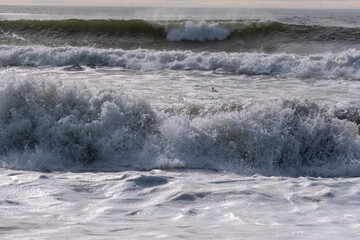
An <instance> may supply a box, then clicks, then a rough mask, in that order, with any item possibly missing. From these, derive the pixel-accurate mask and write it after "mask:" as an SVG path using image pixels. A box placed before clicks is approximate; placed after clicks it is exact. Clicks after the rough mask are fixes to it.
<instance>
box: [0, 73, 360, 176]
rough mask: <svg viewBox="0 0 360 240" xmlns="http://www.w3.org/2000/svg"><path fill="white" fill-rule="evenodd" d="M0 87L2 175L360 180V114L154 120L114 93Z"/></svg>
mask: <svg viewBox="0 0 360 240" xmlns="http://www.w3.org/2000/svg"><path fill="white" fill-rule="evenodd" d="M2 80H3V81H2V82H3V84H4V83H6V81H8V83H7V84H5V85H4V87H3V88H2V90H1V92H0V164H1V165H2V167H9V168H16V169H28V170H29V169H30V170H41V171H52V170H72V169H74V170H76V169H87V170H100V169H101V170H104V169H105V170H106V169H107V170H116V169H119V168H120V169H121V168H126V169H152V168H189V169H193V168H201V169H214V170H218V171H224V170H225V171H235V172H238V173H245V174H246V173H249V174H254V173H261V174H265V175H286V176H301V175H306V176H360V137H359V124H360V121H359V119H360V117H359V116H360V115H359V114H360V105H356V104H351V105H345V106H342V107H340V106H337V107H331V106H327V107H325V106H323V105H322V104H320V103H316V102H313V101H303V100H279V101H274V102H266V103H261V104H260V103H258V104H254V105H250V106H247V107H244V106H240V105H239V106H238V107H236V108H235V107H233V108H231V107H226V106H225V105H219V106H218V107H217V108H214V107H212V108H211V109H209V108H207V107H206V106H189V107H188V108H187V107H185V108H181V109H180V108H176V107H171V108H170V109H169V108H168V109H164V110H162V111H156V110H154V109H152V108H151V107H150V106H149V105H148V104H147V103H146V102H144V101H142V100H138V99H134V98H129V97H128V96H126V95H124V94H123V93H121V92H115V91H112V90H100V91H98V92H92V91H91V90H89V89H88V88H87V87H85V86H76V85H75V86H73V85H69V86H67V85H61V83H51V82H44V81H35V80H31V81H30V80H22V81H16V80H14V79H8V80H6V79H2Z"/></svg>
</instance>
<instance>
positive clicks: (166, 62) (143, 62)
mask: <svg viewBox="0 0 360 240" xmlns="http://www.w3.org/2000/svg"><path fill="white" fill-rule="evenodd" d="M0 65H2V66H27V65H29V66H58V67H61V66H71V65H83V66H84V65H85V66H86V65H88V66H99V67H101V66H107V67H123V68H128V69H136V70H144V71H154V70H161V69H171V70H199V71H222V72H228V73H234V74H247V75H269V74H270V75H283V76H291V77H299V78H330V79H331V78H339V77H345V78H351V79H360V51H358V50H354V49H351V50H347V51H344V52H341V53H338V54H333V53H325V54H319V55H309V56H300V55H296V54H286V53H277V54H265V53H225V52H220V53H209V52H200V53H197V52H192V51H155V50H145V49H144V50H143V49H137V50H121V49H97V48H87V47H82V48H73V47H60V48H48V47H41V46H32V47H14V46H2V47H0Z"/></svg>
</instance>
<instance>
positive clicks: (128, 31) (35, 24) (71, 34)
mask: <svg viewBox="0 0 360 240" xmlns="http://www.w3.org/2000/svg"><path fill="white" fill-rule="evenodd" d="M0 36H1V37H0V41H1V43H3V44H24V43H27V44H34V43H37V44H43V45H51V46H56V45H57V46H59V45H72V46H84V45H86V46H98V47H105V48H108V47H122V48H125V47H127V48H129V49H130V48H138V47H139V46H140V47H142V48H154V49H168V48H187V49H196V48H198V47H201V45H203V44H209V42H214V43H213V44H212V45H211V46H212V47H208V49H213V46H216V42H219V41H223V42H226V44H227V45H222V46H220V47H218V48H216V49H217V50H218V51H221V50H222V51H232V50H234V49H239V48H242V49H246V48H249V47H252V48H255V49H261V47H263V46H264V45H266V43H269V42H273V45H274V46H275V45H279V44H286V43H289V42H294V43H299V42H320V43H324V42H332V43H333V42H338V43H343V44H358V39H359V38H360V28H345V27H331V26H316V25H310V26H309V25H295V24H285V23H280V22H276V21H256V20H253V21H245V20H233V21H215V20H214V21H187V20H183V21H159V22H148V21H144V20H80V19H68V20H17V21H4V20H3V21H0ZM189 42H193V43H194V42H195V43H198V44H189ZM254 42H257V45H256V46H253V45H254ZM200 43H202V44H200ZM229 45H230V46H231V47H226V46H229ZM269 48H271V46H269Z"/></svg>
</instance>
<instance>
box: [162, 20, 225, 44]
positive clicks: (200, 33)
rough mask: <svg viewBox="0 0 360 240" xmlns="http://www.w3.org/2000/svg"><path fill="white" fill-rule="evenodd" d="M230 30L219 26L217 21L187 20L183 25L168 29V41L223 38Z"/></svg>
mask: <svg viewBox="0 0 360 240" xmlns="http://www.w3.org/2000/svg"><path fill="white" fill-rule="evenodd" d="M230 33H231V32H230V31H229V30H227V29H224V28H221V27H220V26H219V24H217V23H210V24H209V23H205V22H201V23H194V22H191V21H188V22H186V23H184V25H181V26H177V27H176V28H175V29H170V30H168V33H167V39H168V40H169V41H181V40H188V41H213V40H224V39H226V38H227V37H228V36H229V35H230Z"/></svg>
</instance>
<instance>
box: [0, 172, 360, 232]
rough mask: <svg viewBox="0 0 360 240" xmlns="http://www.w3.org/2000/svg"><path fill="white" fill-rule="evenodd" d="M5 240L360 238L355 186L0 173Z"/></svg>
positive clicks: (157, 175)
mask: <svg viewBox="0 0 360 240" xmlns="http://www.w3.org/2000/svg"><path fill="white" fill-rule="evenodd" d="M0 180H1V188H0V196H1V198H0V209H1V212H2V214H1V215H0V236H1V238H2V239H34V238H35V239H49V238H52V239H54V238H55V239H62V238H76V239H99V238H100V239H111V238H119V237H121V238H135V239H154V238H156V239H169V238H171V239H183V238H187V239H192V238H197V239H209V238H220V237H221V238H225V239H237V238H244V239H264V237H265V238H266V239H288V238H291V239H324V238H330V239H333V238H342V239H356V238H357V237H358V236H359V227H360V222H359V218H358V216H359V214H360V212H359V206H358V195H359V180H358V178H330V179H327V178H306V177H301V178H287V177H263V176H259V175H253V176H239V175H235V174H230V173H216V172H211V171H202V170H199V171H162V170H153V171H150V172H136V171H124V172H116V173H111V172H108V173H104V172H101V173H92V172H87V173H84V172H79V173H38V172H31V171H16V170H5V169H1V170H0Z"/></svg>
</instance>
